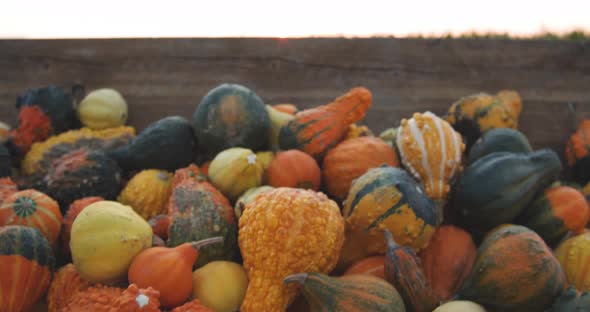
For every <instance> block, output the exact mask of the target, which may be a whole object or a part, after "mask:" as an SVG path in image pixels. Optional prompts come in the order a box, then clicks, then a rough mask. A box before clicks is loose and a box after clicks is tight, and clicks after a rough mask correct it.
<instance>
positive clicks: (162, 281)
mask: <svg viewBox="0 0 590 312" xmlns="http://www.w3.org/2000/svg"><path fill="white" fill-rule="evenodd" d="M222 241H223V238H222V237H212V238H207V239H204V240H200V241H198V242H194V243H184V244H181V245H178V246H176V247H174V248H167V247H152V248H148V249H146V250H144V251H142V252H141V253H140V254H139V255H137V256H136V257H135V258H134V259H133V262H132V263H131V266H130V267H129V273H128V277H129V282H131V283H134V284H137V285H138V286H139V287H142V288H147V287H153V288H155V289H156V290H158V291H159V292H160V302H161V303H162V305H163V306H165V307H175V306H179V305H181V304H182V303H183V302H185V301H186V299H188V298H189V296H190V295H191V292H192V290H193V279H192V268H193V265H194V264H195V262H196V261H197V257H198V256H199V251H198V250H199V249H200V248H201V247H204V246H207V245H210V244H215V243H220V242H222Z"/></svg>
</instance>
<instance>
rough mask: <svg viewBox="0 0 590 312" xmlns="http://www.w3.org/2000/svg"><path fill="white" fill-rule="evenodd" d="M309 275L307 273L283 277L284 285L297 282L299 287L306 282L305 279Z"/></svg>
mask: <svg viewBox="0 0 590 312" xmlns="http://www.w3.org/2000/svg"><path fill="white" fill-rule="evenodd" d="M308 276H309V275H308V274H307V273H299V274H293V275H289V276H287V277H285V281H284V282H285V285H288V284H290V283H293V282H297V283H299V285H303V283H305V281H306V280H307V277H308Z"/></svg>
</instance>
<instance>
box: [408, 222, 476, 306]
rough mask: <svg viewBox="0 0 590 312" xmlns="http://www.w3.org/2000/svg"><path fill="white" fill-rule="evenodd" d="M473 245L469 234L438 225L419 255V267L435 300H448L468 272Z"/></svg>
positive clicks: (452, 227) (472, 254) (456, 228)
mask: <svg viewBox="0 0 590 312" xmlns="http://www.w3.org/2000/svg"><path fill="white" fill-rule="evenodd" d="M476 254H477V249H476V248H475V244H474V243H473V240H472V239H471V235H469V233H467V232H465V231H464V230H462V229H460V228H458V227H455V226H452V225H444V226H441V227H440V228H438V229H437V230H436V232H434V235H433V236H432V239H431V240H430V244H428V247H426V248H425V249H423V250H422V251H421V252H420V254H419V256H420V260H421V261H422V269H423V271H424V274H425V275H426V278H427V279H428V280H429V281H430V286H431V287H432V290H433V291H434V294H435V295H436V296H437V297H438V298H439V300H443V301H446V300H449V299H451V297H452V296H453V295H454V294H455V293H456V292H457V290H459V288H460V287H461V285H462V284H463V281H464V280H465V279H466V278H467V275H469V272H470V270H471V266H472V265H473V261H474V260H475V255H476Z"/></svg>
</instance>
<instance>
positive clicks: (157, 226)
mask: <svg viewBox="0 0 590 312" xmlns="http://www.w3.org/2000/svg"><path fill="white" fill-rule="evenodd" d="M148 223H149V224H150V226H151V227H152V232H153V233H154V235H156V236H158V237H160V238H161V239H168V228H169V227H170V216H168V215H165V214H161V215H157V216H155V217H153V218H151V219H150V220H149V221H148Z"/></svg>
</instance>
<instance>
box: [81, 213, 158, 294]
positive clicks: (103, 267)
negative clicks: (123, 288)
mask: <svg viewBox="0 0 590 312" xmlns="http://www.w3.org/2000/svg"><path fill="white" fill-rule="evenodd" d="M151 243H152V228H151V227H150V225H149V224H148V223H147V222H146V221H145V220H143V219H142V218H141V216H139V215H138V214H137V213H136V212H135V211H133V209H132V208H131V207H129V206H124V205H122V204H120V203H118V202H114V201H99V202H95V203H93V204H90V205H89V206H88V207H86V208H85V209H84V210H82V212H80V214H79V215H78V216H77V217H76V220H74V223H73V225H72V233H71V239H70V249H71V250H72V259H73V262H74V265H75V266H76V271H78V273H80V276H81V277H82V278H84V279H86V280H88V281H90V282H93V283H104V284H114V283H117V282H120V281H124V280H125V278H126V277H127V270H128V269H129V266H130V265H131V261H132V260H133V258H134V257H135V256H136V255H137V254H139V253H140V252H141V251H142V250H144V249H145V248H148V247H150V246H151Z"/></svg>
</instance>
